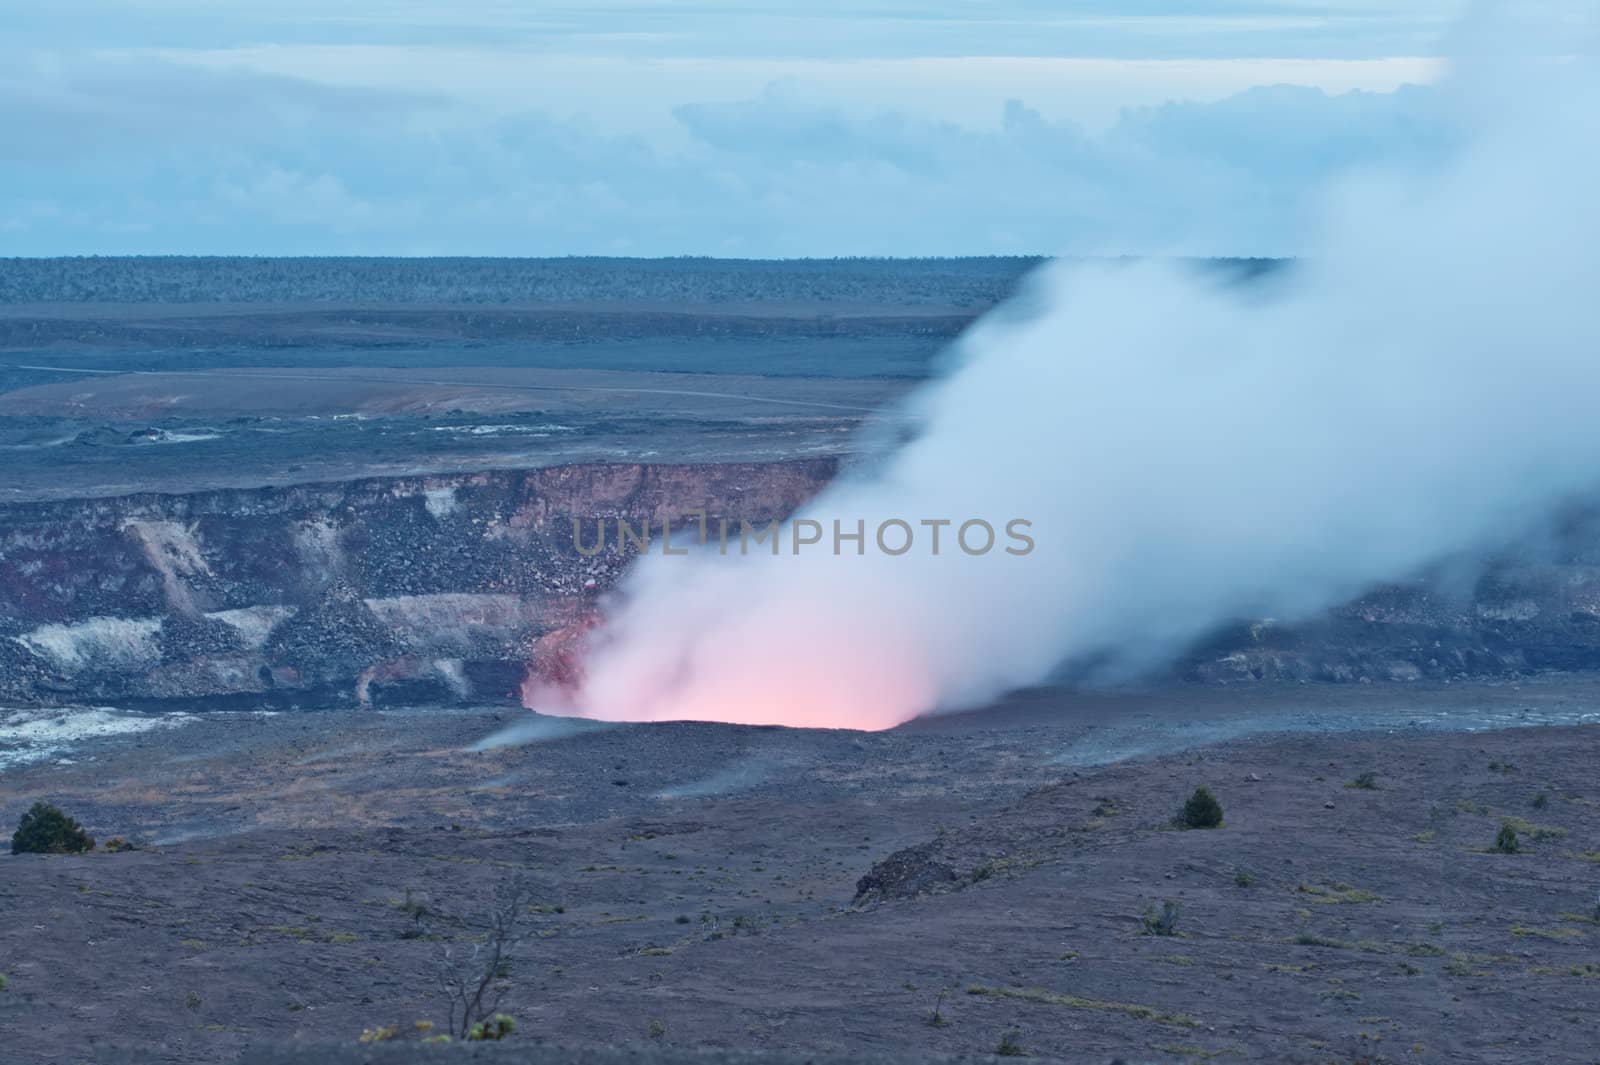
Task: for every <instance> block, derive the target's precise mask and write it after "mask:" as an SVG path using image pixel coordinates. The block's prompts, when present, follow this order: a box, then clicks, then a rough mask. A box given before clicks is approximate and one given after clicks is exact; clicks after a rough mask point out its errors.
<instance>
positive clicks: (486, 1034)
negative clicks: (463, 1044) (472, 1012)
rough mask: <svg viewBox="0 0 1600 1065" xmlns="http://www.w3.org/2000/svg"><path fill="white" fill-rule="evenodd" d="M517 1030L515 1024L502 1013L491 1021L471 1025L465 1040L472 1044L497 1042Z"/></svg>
mask: <svg viewBox="0 0 1600 1065" xmlns="http://www.w3.org/2000/svg"><path fill="white" fill-rule="evenodd" d="M516 1030H517V1022H516V1021H514V1020H512V1019H511V1018H510V1017H509V1016H507V1015H506V1014H504V1013H497V1014H495V1015H494V1019H493V1020H488V1021H480V1022H478V1023H477V1024H475V1025H473V1026H472V1027H471V1029H469V1030H468V1032H467V1038H468V1039H470V1040H472V1041H473V1042H478V1043H482V1042H498V1041H499V1040H501V1039H504V1038H505V1037H506V1036H508V1035H510V1034H511V1033H512V1032H514V1031H516Z"/></svg>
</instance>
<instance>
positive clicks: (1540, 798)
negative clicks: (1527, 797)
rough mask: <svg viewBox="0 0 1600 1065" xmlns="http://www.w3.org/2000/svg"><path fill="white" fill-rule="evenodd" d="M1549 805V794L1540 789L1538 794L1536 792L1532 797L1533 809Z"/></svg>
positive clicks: (1541, 808)
mask: <svg viewBox="0 0 1600 1065" xmlns="http://www.w3.org/2000/svg"><path fill="white" fill-rule="evenodd" d="M1549 805H1550V796H1549V795H1547V794H1545V793H1544V792H1542V791H1541V792H1540V793H1539V794H1537V795H1535V796H1534V797H1533V808H1534V809H1535V810H1543V809H1544V808H1545V807H1546V806H1549Z"/></svg>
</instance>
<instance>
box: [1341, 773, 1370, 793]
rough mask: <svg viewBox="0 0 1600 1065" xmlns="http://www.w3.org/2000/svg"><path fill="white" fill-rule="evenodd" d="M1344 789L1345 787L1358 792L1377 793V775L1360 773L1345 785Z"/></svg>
mask: <svg viewBox="0 0 1600 1065" xmlns="http://www.w3.org/2000/svg"><path fill="white" fill-rule="evenodd" d="M1345 787H1347V788H1355V789H1356V790H1358V791H1377V790H1378V774H1376V773H1373V772H1371V771H1368V772H1365V773H1362V774H1361V775H1360V776H1358V777H1356V778H1355V779H1354V780H1352V781H1351V782H1350V783H1348V784H1346V785H1345Z"/></svg>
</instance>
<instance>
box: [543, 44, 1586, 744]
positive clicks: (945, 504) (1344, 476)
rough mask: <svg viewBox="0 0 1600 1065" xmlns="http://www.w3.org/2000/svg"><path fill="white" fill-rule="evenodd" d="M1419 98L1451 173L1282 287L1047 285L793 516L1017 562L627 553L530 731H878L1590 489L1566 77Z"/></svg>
mask: <svg viewBox="0 0 1600 1065" xmlns="http://www.w3.org/2000/svg"><path fill="white" fill-rule="evenodd" d="M1499 32H1500V31H1499V30H1498V29H1496V30H1495V31H1493V32H1491V33H1489V34H1486V35H1485V39H1495V40H1503V39H1504V36H1503V35H1501V36H1499V37H1496V36H1495V34H1497V33H1499ZM1568 34H1569V35H1568V36H1567V37H1566V38H1565V39H1564V41H1563V42H1562V51H1563V52H1565V53H1570V52H1571V51H1572V40H1573V37H1572V36H1571V28H1570V27H1568ZM1439 94H1440V97H1441V99H1442V100H1444V101H1446V102H1447V104H1448V105H1449V106H1450V107H1452V108H1454V110H1455V111H1456V112H1457V113H1456V115H1455V117H1456V119H1457V121H1458V125H1459V127H1460V129H1461V130H1462V136H1461V138H1460V143H1459V144H1458V145H1457V146H1456V148H1454V149H1453V150H1452V154H1451V156H1450V158H1449V159H1448V160H1446V161H1443V162H1441V164H1440V165H1438V166H1437V167H1436V168H1434V169H1431V170H1429V171H1428V172H1425V173H1410V174H1383V175H1374V174H1369V175H1366V176H1364V177H1363V179H1362V180H1360V181H1357V182H1351V183H1348V184H1346V185H1345V186H1344V187H1342V188H1341V189H1339V190H1337V194H1336V195H1334V196H1332V197H1330V199H1329V204H1328V206H1327V207H1326V209H1325V210H1324V212H1323V218H1324V220H1325V224H1324V225H1323V227H1322V230H1323V232H1324V234H1325V235H1324V238H1323V239H1322V240H1321V241H1320V243H1319V246H1318V248H1317V250H1316V252H1315V254H1313V255H1311V256H1308V257H1307V258H1306V259H1304V260H1302V261H1301V262H1300V263H1299V264H1297V265H1296V266H1294V267H1292V268H1291V269H1289V270H1287V271H1285V272H1284V274H1283V276H1281V277H1277V278H1272V279H1269V280H1267V281H1265V282H1262V283H1260V284H1257V285H1249V286H1241V285H1238V284H1237V283H1230V282H1228V281H1227V280H1225V279H1223V278H1221V277H1220V276H1219V275H1216V274H1207V273H1197V272H1195V271H1192V270H1187V269H1184V268H1181V267H1177V266H1173V265H1170V264H1169V265H1163V264H1159V263H1143V264H1130V265H1097V266H1096V265H1072V264H1068V263H1065V262H1062V263H1057V264H1053V265H1051V266H1049V267H1046V268H1044V269H1043V270H1041V271H1040V272H1039V273H1038V274H1037V275H1036V276H1035V277H1033V278H1032V279H1031V281H1030V284H1029V285H1028V286H1027V289H1026V291H1025V292H1024V293H1023V295H1022V296H1021V297H1020V298H1019V299H1018V300H1017V301H1015V302H1014V304H1013V305H1012V306H1009V307H1006V308H1002V309H1001V310H1000V311H998V312H996V313H995V314H993V315H991V316H990V317H989V318H988V319H987V320H985V321H983V322H980V323H979V324H978V325H977V326H976V327H974V328H973V329H972V330H971V331H970V332H969V334H968V335H967V336H966V337H965V338H964V339H963V340H962V341H961V342H960V343H959V345H958V347H957V350H956V352H955V353H954V355H955V358H954V359H953V360H952V369H951V370H950V372H949V373H948V374H947V375H946V376H945V377H944V378H943V379H941V380H939V381H937V382H935V383H932V384H930V385H929V386H927V387H926V388H925V389H923V390H921V391H920V392H919V393H918V394H917V395H916V396H915V397H914V399H913V401H912V402H911V404H910V405H909V408H908V410H907V412H906V413H907V414H908V415H909V416H910V417H911V419H912V423H913V424H914V425H915V426H916V427H917V431H916V435H915V438H914V439H913V440H912V441H911V442H910V443H907V444H905V445H903V446H901V447H899V448H898V449H896V450H894V451H892V453H890V454H888V455H887V456H884V457H882V458H881V459H880V460H878V461H876V462H874V463H872V464H871V465H864V466H862V467H861V468H860V469H858V470H856V471H855V472H848V473H846V474H845V475H843V476H842V477H841V478H840V479H839V480H838V481H837V482H836V483H834V484H833V485H832V486H830V488H829V489H828V490H827V491H826V492H824V493H823V494H822V495H821V496H820V497H818V498H817V499H816V500H815V501H814V502H812V503H811V504H810V505H808V506H807V507H806V508H805V509H804V510H803V511H802V512H801V513H800V514H798V515H796V517H797V518H800V519H809V520H813V521H816V522H819V523H820V524H821V526H822V527H823V528H824V529H830V530H831V529H832V527H833V522H834V521H835V520H836V519H837V520H840V521H841V522H843V523H844V524H845V525H846V526H847V527H849V528H851V529H853V528H855V526H856V523H857V522H858V521H861V520H864V521H865V523H866V527H867V528H868V529H869V530H870V529H875V528H877V527H878V526H879V524H880V523H882V522H885V521H891V520H901V521H905V522H909V523H911V524H912V525H916V524H917V523H919V522H921V521H923V520H924V519H943V518H952V519H957V520H960V519H963V518H967V517H972V516H976V517H982V518H986V519H988V520H989V521H990V522H991V523H992V524H994V525H995V526H997V527H1003V526H1004V524H1005V523H1006V522H1007V521H1009V520H1011V519H1013V518H1023V519H1027V520H1028V521H1031V523H1032V526H1031V535H1032V537H1033V538H1034V539H1035V540H1036V541H1037V547H1036V549H1035V550H1033V551H1031V552H1030V553H1027V554H1026V555H1020V556H1019V555H1011V554H1007V553H1005V552H1004V551H993V552H989V553H987V554H984V555H981V556H974V555H969V554H967V553H965V552H962V551H959V550H949V549H948V548H947V549H946V550H944V551H942V552H941V553H940V554H938V555H933V554H932V553H931V552H930V551H928V550H926V549H915V550H912V551H909V552H907V553H905V554H903V555H898V556H888V555H885V554H884V553H882V552H880V551H876V550H868V551H866V552H865V553H863V554H860V555H858V554H856V553H855V549H854V547H853V546H851V547H849V548H848V549H846V550H845V551H843V552H842V553H840V554H837V555H836V554H834V553H833V552H832V551H831V550H812V551H809V552H802V553H800V554H793V553H791V552H789V551H787V550H785V551H784V552H782V553H780V554H779V555H777V556H772V555H770V554H766V553H762V552H755V553H750V554H744V555H737V554H736V555H731V556H726V557H725V556H721V555H719V554H718V553H717V552H716V550H715V545H713V547H712V549H711V550H709V551H702V552H699V553H697V554H696V555H694V556H693V557H689V558H676V557H674V558H663V557H659V556H647V557H644V558H642V559H641V560H640V561H639V562H638V563H637V565H636V567H635V569H634V570H633V571H632V572H631V573H630V574H629V576H628V578H627V579H626V580H625V582H624V584H623V586H622V588H621V592H620V595H619V596H618V597H617V599H616V600H615V601H614V602H613V603H612V604H611V605H610V607H609V609H608V611H607V614H606V617H605V620H604V623H603V624H602V625H601V626H600V627H599V628H598V629H597V630H596V631H595V632H594V633H593V634H592V636H591V639H590V641H589V643H588V645H587V649H586V655H585V679H584V681H583V682H582V684H581V687H580V688H579V690H578V691H577V692H576V693H575V694H573V695H571V696H568V697H567V698H566V699H565V700H563V701H562V702H561V703H559V704H557V703H547V702H546V701H545V700H544V699H543V698H537V699H534V700H533V701H532V705H534V706H536V707H537V708H538V709H541V710H544V709H556V710H558V711H559V712H566V713H575V714H578V715H581V716H585V717H592V718H599V719H606V720H633V721H641V720H668V719H680V718H681V719H700V720H717V721H729V722H746V723H778V724H786V725H796V726H817V727H840V728H854V729H881V728H887V727H891V726H893V725H896V724H898V723H901V722H903V721H906V720H907V719H909V718H911V717H914V716H916V715H918V714H922V713H925V712H929V711H933V710H939V709H947V708H956V707H965V706H971V705H975V704H979V703H982V702H984V701H986V700H990V699H992V698H994V697H996V696H998V695H1000V694H1002V693H1004V692H1006V691H1008V690H1011V689H1015V688H1018V687H1021V686H1026V685H1029V684H1034V683H1037V682H1039V681H1041V680H1043V679H1045V678H1047V677H1049V676H1050V675H1051V674H1052V673H1053V672H1054V671H1056V670H1057V669H1059V668H1060V667H1062V666H1063V665H1064V664H1072V663H1077V664H1083V663H1090V662H1092V663H1095V665H1096V670H1097V675H1099V676H1104V677H1110V678H1116V677H1129V676H1136V675H1138V674H1139V673H1140V672H1141V671H1145V670H1149V669H1151V668H1154V667H1159V666H1161V665H1162V664H1163V663H1166V662H1169V661H1170V660H1171V659H1173V658H1174V657H1175V656H1177V655H1180V654H1181V653H1182V652H1183V651H1184V650H1185V648H1186V647H1188V646H1190V645H1191V644H1192V643H1193V642H1194V641H1195V640H1197V639H1199V638H1201V637H1203V636H1204V635H1205V634H1206V633H1207V632H1208V631H1210V630H1212V629H1214V628H1215V627H1216V626H1218V625H1220V624H1223V623H1225V622H1229V621H1232V620H1235V619H1241V618H1264V617H1273V618H1278V619H1283V620H1292V619H1295V618H1301V617H1305V616H1308V615H1311V614H1313V613H1315V612H1317V611H1319V610H1323V609H1326V608H1328V607H1330V606H1332V605H1335V604H1337V603H1339V602H1342V601H1346V600H1348V599H1350V598H1352V597H1354V596H1356V595H1359V594H1360V593H1361V592H1362V591H1363V590H1364V589H1366V588H1368V587H1370V586H1371V585H1372V584H1374V583H1376V582H1380V581H1383V580H1388V579H1397V578H1403V577H1406V576H1408V575H1411V574H1414V573H1416V572H1417V571H1418V570H1419V569H1420V568H1422V567H1424V566H1425V565H1426V564H1428V563H1430V562H1432V561H1435V560H1438V559H1440V558H1442V557H1444V556H1447V555H1451V554H1456V553H1460V552H1467V551H1472V550H1475V549H1482V548H1486V547H1489V546H1493V545H1495V544H1496V543H1497V542H1501V541H1504V540H1506V539H1508V538H1510V537H1512V536H1514V535H1517V534H1518V533H1519V532H1522V531H1524V530H1525V529H1527V528H1528V527H1530V526H1532V525H1534V524H1536V523H1537V522H1538V521H1539V520H1540V519H1541V518H1542V517H1543V516H1546V515H1548V514H1549V513H1550V512H1551V511H1552V510H1553V509H1554V508H1555V507H1557V506H1558V505H1560V504H1561V503H1563V502H1565V501H1567V500H1569V499H1571V498H1573V497H1575V496H1580V495H1584V494H1586V493H1592V492H1593V490H1594V489H1595V488H1596V486H1597V483H1600V298H1597V293H1600V197H1597V196H1596V195H1595V192H1594V190H1595V189H1597V188H1600V166H1597V162H1600V140H1597V138H1596V137H1595V136H1594V128H1595V127H1594V124H1593V123H1594V117H1593V116H1594V115H1595V114H1596V113H1600V78H1597V71H1596V64H1595V62H1594V60H1593V58H1592V56H1584V57H1581V58H1576V59H1575V58H1572V57H1571V56H1570V54H1569V55H1567V56H1566V57H1565V58H1563V59H1561V60H1540V59H1536V58H1535V59H1529V58H1519V59H1508V58H1505V57H1504V56H1503V55H1502V56H1500V57H1497V58H1484V57H1483V55H1482V53H1481V52H1479V53H1477V54H1476V55H1475V56H1474V57H1473V58H1470V59H1465V60H1461V61H1458V62H1457V63H1456V64H1455V67H1454V69H1453V73H1452V76H1451V80H1450V81H1449V82H1447V83H1446V84H1445V85H1443V86H1441V87H1440V89H1439ZM869 536H870V533H869ZM785 542H787V541H785Z"/></svg>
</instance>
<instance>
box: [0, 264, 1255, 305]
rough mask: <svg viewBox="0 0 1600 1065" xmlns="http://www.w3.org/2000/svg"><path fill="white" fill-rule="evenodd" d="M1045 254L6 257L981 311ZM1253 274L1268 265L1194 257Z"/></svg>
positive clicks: (220, 283)
mask: <svg viewBox="0 0 1600 1065" xmlns="http://www.w3.org/2000/svg"><path fill="white" fill-rule="evenodd" d="M1045 261H1046V258H1045V257H1044V256H1006V257H997V256H971V257H961V258H938V259H936V258H917V259H887V258H883V259H875V258H839V259H712V258H695V257H683V258H672V259H622V258H601V257H572V258H540V259H534V258H529V259H496V258H464V257H440V258H377V257H374V258H354V257H332V256H330V257H325V258H311V257H294V258H266V257H249V256H236V257H235V256H229V257H219V256H194V257H190V256H105V257H101V256H87V257H71V258H40V259H32V258H29V259H24V258H9V259H0V303H12V304H17V303H468V304H524V303H526V304H539V303H612V302H616V303H648V304H661V305H672V304H680V305H704V304H719V303H774V304H781V303H802V304H810V303H840V304H864V305H878V306H882V305H900V306H928V305H939V306H952V307H981V306H987V305H992V304H994V303H997V302H999V301H1000V300H1003V299H1004V298H1006V297H1007V296H1009V295H1010V294H1011V293H1012V292H1013V291H1015V289H1016V287H1017V285H1018V283H1019V282H1020V281H1021V279H1022V278H1023V277H1025V276H1026V275H1027V274H1028V273H1029V271H1031V270H1033V269H1034V268H1036V267H1037V266H1039V265H1040V264H1041V263H1043V262H1045ZM1192 261H1194V262H1198V263H1203V264H1206V265H1208V266H1215V267H1219V268H1222V269H1226V270H1230V271H1238V272H1239V273H1240V274H1241V275H1242V276H1246V277H1253V276H1256V275H1258V274H1261V273H1265V272H1268V271H1270V270H1272V269H1275V268H1276V267H1277V266H1279V265H1280V264H1281V263H1282V262H1283V260H1274V259H1214V260H1192Z"/></svg>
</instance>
